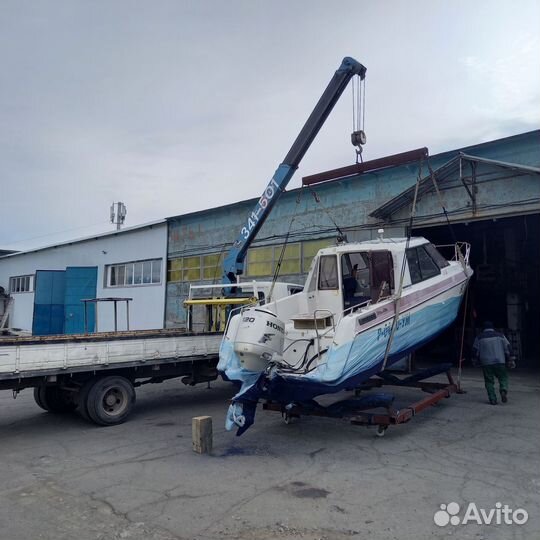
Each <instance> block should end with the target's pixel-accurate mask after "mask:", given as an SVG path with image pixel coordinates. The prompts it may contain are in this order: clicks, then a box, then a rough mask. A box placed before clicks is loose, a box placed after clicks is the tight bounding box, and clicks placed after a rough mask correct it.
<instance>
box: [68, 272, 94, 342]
mask: <svg viewBox="0 0 540 540" xmlns="http://www.w3.org/2000/svg"><path fill="white" fill-rule="evenodd" d="M96 289H97V266H68V267H67V268H66V287H65V295H64V308H65V311H64V313H65V318H64V321H65V322H64V333H66V334H82V333H83V332H84V303H83V302H81V300H83V299H85V298H95V297H96ZM87 310H88V312H87V316H88V331H89V332H95V304H90V303H89V304H88V308H87Z"/></svg>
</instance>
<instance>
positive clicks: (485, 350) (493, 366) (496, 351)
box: [472, 321, 510, 405]
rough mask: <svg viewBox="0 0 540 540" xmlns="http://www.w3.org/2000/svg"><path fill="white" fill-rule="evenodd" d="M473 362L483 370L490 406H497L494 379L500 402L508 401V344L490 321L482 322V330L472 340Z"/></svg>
mask: <svg viewBox="0 0 540 540" xmlns="http://www.w3.org/2000/svg"><path fill="white" fill-rule="evenodd" d="M472 356H473V362H474V363H475V364H478V363H479V364H480V365H481V366H482V369H483V370H484V383H485V385H486V390H487V394H488V398H489V402H490V403H491V404H492V405H497V394H496V393H495V378H497V380H498V381H499V391H500V394H501V401H502V402H503V403H506V402H507V401H508V372H507V371H506V362H507V361H508V360H510V343H509V342H508V340H507V339H506V337H505V335H504V334H501V333H500V332H497V331H495V329H494V328H493V323H492V322H491V321H485V322H484V330H483V331H482V332H481V333H480V334H478V336H477V337H476V339H475V340H474V344H473V350H472Z"/></svg>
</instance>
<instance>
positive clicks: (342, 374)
mask: <svg viewBox="0 0 540 540" xmlns="http://www.w3.org/2000/svg"><path fill="white" fill-rule="evenodd" d="M467 282H468V276H467V275H466V274H465V273H459V274H454V275H453V276H449V277H448V278H447V279H446V280H443V281H441V282H439V283H436V284H434V285H433V286H431V287H428V288H426V289H423V290H419V291H411V292H409V293H407V294H404V295H403V296H402V298H401V300H400V309H399V313H400V315H399V317H398V321H397V324H396V328H395V329H394V330H392V326H393V322H394V319H395V309H396V304H395V302H394V301H391V302H386V303H381V304H380V305H376V306H373V307H374V309H373V310H371V312H368V311H364V312H360V313H353V314H350V315H349V316H347V317H344V318H343V319H342V320H341V321H340V323H339V325H338V327H337V328H336V334H335V338H334V343H333V344H332V346H331V347H330V348H329V349H328V351H326V353H325V354H324V355H323V356H322V358H321V359H320V360H319V363H318V365H317V367H316V368H315V369H314V370H312V371H311V372H309V373H291V372H287V370H283V369H280V367H279V366H275V367H272V368H271V369H270V370H269V371H267V372H263V373H249V372H245V370H242V369H239V367H238V366H240V363H239V360H238V358H237V357H236V353H234V351H233V350H232V344H231V342H227V341H224V342H223V343H222V349H221V351H220V358H221V360H220V366H218V369H221V370H222V371H225V372H226V373H227V376H228V378H229V379H233V380H239V381H242V388H241V390H240V392H239V393H238V394H237V395H236V396H235V397H234V399H233V404H232V405H231V408H230V410H229V414H228V421H227V427H228V428H229V429H230V428H232V427H234V425H235V424H236V425H237V426H238V425H239V423H242V422H243V423H244V425H243V426H240V429H239V431H238V434H241V433H242V432H243V431H245V429H247V427H249V425H250V424H251V423H252V422H253V418H254V414H255V408H256V405H257V402H258V401H259V400H260V399H269V400H272V401H274V402H278V403H282V404H283V405H284V406H285V405H287V404H289V403H292V402H295V403H301V402H308V401H310V400H313V399H314V398H316V397H317V396H320V395H323V394H331V393H335V392H339V391H341V390H343V389H346V388H351V387H355V386H357V385H359V384H361V383H362V382H364V381H365V380H367V379H369V378H370V377H371V376H372V375H374V374H377V373H379V372H380V371H382V370H383V369H386V368H388V367H390V366H391V365H392V364H393V363H395V362H397V361H398V360H400V359H401V358H403V357H404V356H405V355H407V354H409V353H410V352H413V351H415V350H416V349H418V348H419V347H421V346H422V345H424V344H425V343H427V342H429V341H431V340H432V339H433V338H435V337H436V336H437V335H438V334H440V333H441V332H443V331H444V330H445V329H446V328H448V326H450V325H451V324H452V323H453V322H454V321H455V319H456V317H457V315H458V312H459V308H460V305H461V301H462V298H463V293H464V291H465V288H466V286H467ZM368 314H371V317H370V322H369V323H367V324H365V325H364V326H365V328H362V321H365V320H366V315H368ZM372 314H375V317H373V315H372ZM340 335H343V336H345V337H349V339H348V340H347V339H343V340H340ZM350 336H353V339H350ZM391 336H392V339H390V337H391ZM387 349H388V350H387ZM235 366H236V367H235ZM239 418H240V422H239V421H238V419H239Z"/></svg>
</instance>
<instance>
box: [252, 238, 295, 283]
mask: <svg viewBox="0 0 540 540" xmlns="http://www.w3.org/2000/svg"><path fill="white" fill-rule="evenodd" d="M282 251H283V246H282V245H281V246H267V247H258V248H251V249H250V250H248V254H247V268H246V275H247V276H251V277H260V276H272V275H273V274H274V272H275V271H276V268H277V265H278V263H279V259H280V257H281V253H282ZM300 253H301V245H300V244H299V243H296V244H288V245H287V246H286V247H285V251H284V252H283V259H282V261H281V268H280V270H279V273H280V274H281V275H289V274H301V273H302V269H301V261H302V257H301V254H300Z"/></svg>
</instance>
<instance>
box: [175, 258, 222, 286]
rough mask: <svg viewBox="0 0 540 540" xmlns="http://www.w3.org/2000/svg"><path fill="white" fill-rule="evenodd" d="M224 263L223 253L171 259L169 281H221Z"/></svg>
mask: <svg viewBox="0 0 540 540" xmlns="http://www.w3.org/2000/svg"><path fill="white" fill-rule="evenodd" d="M222 262H223V253H213V254H211V255H202V256H201V255H197V256H193V257H179V258H177V259H171V260H169V262H168V266H167V281H169V282H181V281H201V280H209V281H217V280H219V279H221V266H222Z"/></svg>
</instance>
